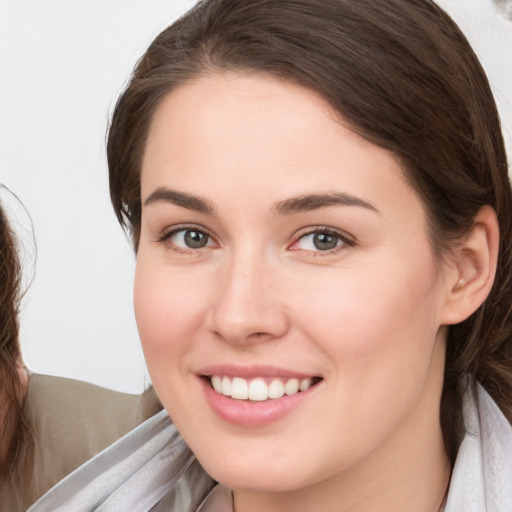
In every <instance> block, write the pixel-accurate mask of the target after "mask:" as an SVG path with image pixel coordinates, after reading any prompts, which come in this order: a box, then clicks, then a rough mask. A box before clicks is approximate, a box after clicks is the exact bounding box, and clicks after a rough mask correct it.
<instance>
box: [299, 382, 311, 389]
mask: <svg viewBox="0 0 512 512" xmlns="http://www.w3.org/2000/svg"><path fill="white" fill-rule="evenodd" d="M311 384H312V380H311V379H302V380H301V381H300V387H299V389H300V390H301V391H306V389H309V388H310V387H311Z"/></svg>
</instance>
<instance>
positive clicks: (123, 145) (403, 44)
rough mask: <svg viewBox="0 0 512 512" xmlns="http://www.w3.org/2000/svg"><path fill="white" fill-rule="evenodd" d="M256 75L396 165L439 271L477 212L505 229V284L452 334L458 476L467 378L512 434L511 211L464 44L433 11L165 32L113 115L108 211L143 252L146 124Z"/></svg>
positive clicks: (383, 11) (479, 81)
mask: <svg viewBox="0 0 512 512" xmlns="http://www.w3.org/2000/svg"><path fill="white" fill-rule="evenodd" d="M225 70H240V71H242V72H243V71H250V72H259V73H264V74H268V75H271V76H275V77H278V78H281V79H284V80H288V81H292V82H294V83H296V84H299V85H302V86H304V87H306V88H309V89H311V90H314V91H316V92H317V93H319V94H320V95H321V96H322V97H324V98H325V99H326V100H327V101H329V102H330V104H331V105H332V106H333V107H334V108H335V109H336V110H337V111H338V112H339V113H340V114H341V115H342V116H343V117H344V118H345V119H346V120H348V121H349V122H350V124H351V126H352V128H353V129H354V130H355V131H357V132H358V133H359V134H361V135H362V136H363V137H365V138H366V139H368V140H370V141H372V142H374V143H376V144H378V145H380V146H382V147H385V148H388V149H390V150H392V151H394V152H395V154H397V155H398V156H399V157H400V158H401V160H402V162H403V164H404V165H403V166H404V169H405V174H406V177H407V179H408V180H409V182H410V183H411V185H412V186H413V187H414V189H415V190H416V191H417V193H418V194H419V195H420V197H421V198H422V200H423V202H424V204H425V207H426V210H427V214H428V217H429V226H430V229H429V232H430V236H431V239H432V244H433V247H434V249H435V251H436V253H437V254H438V255H439V256H440V257H442V256H443V255H444V254H445V253H446V252H447V251H448V250H449V249H450V248H452V247H453V244H454V242H456V241H457V240H460V239H461V238H462V237H464V235H466V234H467V233H468V232H469V230H470V229H471V227H472V225H473V219H474V217H475V215H476V213H477V211H478V210H479V208H480V207H481V206H483V205H491V206H492V207H493V208H494V209H495V211H496V213H497V216H498V221H499V225H500V235H501V247H500V256H499V262H498V274H497V276H496V280H495V284H494V287H493V289H492V291H491V293H490V296H489V297H488V299H487V301H486V302H485V303H484V305H483V306H482V307H480V308H479V310H478V311H477V312H476V313H475V314H474V315H472V316H471V317H470V318H469V319H467V320H466V321H465V322H463V323H461V324H459V325H457V326H454V327H452V328H451V329H450V331H449V336H448V348H447V359H446V370H445V385H444V389H443V396H442V400H441V425H442V429H443V435H444V439H445V446H446V449H447V452H448V455H449V457H450V459H451V460H452V462H453V461H454V458H455V455H456V452H457V449H458V445H459V441H460V438H461V435H462V433H463V425H462V405H461V404H462V393H463V392H464V389H463V382H465V381H466V379H465V378H464V375H467V374H469V375H471V376H472V377H473V379H472V382H473V383H474V382H476V381H477V380H478V381H479V382H481V383H482V384H483V385H484V387H485V388H486V389H487V390H488V391H489V393H490V394H491V395H492V396H493V398H494V399H495V400H496V402H497V403H498V405H499V406H500V407H501V409H502V410H503V412H504V413H505V414H506V416H507V417H508V418H509V420H511V421H512V311H511V303H512V293H511V292H512V282H511V280H512V252H511V251H512V249H511V248H512V228H511V221H512V198H511V189H510V183H509V181H508V175H507V162H506V155H505V149H504V144H503V139H502V134H501V130H500V123H499V118H498V113H497V110H496V106H495V103H494V100H493V96H492V93H491V91H490V88H489V84H488V81H487V78H486V76H485V73H484V71H483V70H482V68H481V66H480V63H479V62H478V59H477V58H476V56H475V54H474V52H473V51H472V49H471V47H470V45H469V44H468V42H467V40H466V39H465V37H464V36H463V34H462V33H461V31H460V30H459V29H458V27H457V26H456V24H455V23H454V22H453V21H452V20H451V19H450V17H449V16H448V15H447V14H446V13H445V12H444V11H443V10H441V9H440V8H439V7H437V6H436V5H435V4H434V3H433V2H432V1H430V0H358V1H354V0H322V1H314V0H206V1H203V2H199V3H198V4H197V5H196V7H194V8H193V9H192V10H190V11H189V12H188V13H187V14H186V15H185V16H183V17H182V18H181V19H179V20H178V21H176V22H175V23H174V24H173V25H172V26H170V27H169V28H167V29H166V30H164V31H163V32H162V33H161V34H160V35H159V36H158V37H157V38H156V39H155V40H154V41H153V43H152V44H151V45H150V47H149V48H148V50H147V51H146V53H145V54H144V56H143V57H142V58H141V60H140V61H139V63H138V64H137V66H136V68H135V71H134V73H133V76H132V77H131V80H130V82H129V83H128V85H127V87H126V89H125V91H124V92H123V94H122V95H121V97H120V98H119V100H118V103H117V105H116V108H115V111H114V113H113V117H112V122H111V125H110V129H109V134H108V143H107V156H108V164H109V171H110V192H111V198H112V203H113V206H114V210H115V212H116V215H117V217H118V219H119V221H120V223H121V224H122V225H123V226H124V227H125V228H128V230H129V232H130V233H131V235H132V237H133V242H134V245H135V248H137V244H138V240H139V233H140V222H141V198H140V169H141V159H142V156H143V153H144V148H145V142H146V137H147V134H148V129H149V124H150V122H151V119H152V116H153V114H154V112H155V110H156V108H157V107H158V105H159V104H160V102H161V101H162V99H163V98H164V97H165V95H166V94H167V93H168V92H169V91H170V90H171V89H172V88H173V87H176V86H177V85H179V84H182V83H183V82H185V81H187V80H188V79H191V78H192V77H194V76H196V75H198V74H201V73H212V72H213V73H215V72H222V71H225Z"/></svg>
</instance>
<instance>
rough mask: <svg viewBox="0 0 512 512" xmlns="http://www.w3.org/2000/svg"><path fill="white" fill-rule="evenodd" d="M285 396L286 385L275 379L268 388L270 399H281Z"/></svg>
mask: <svg viewBox="0 0 512 512" xmlns="http://www.w3.org/2000/svg"><path fill="white" fill-rule="evenodd" d="M282 396H284V384H283V383H282V382H281V381H280V380H279V379H274V380H273V381H272V382H271V383H270V386H269V387H268V397H269V398H281V397H282Z"/></svg>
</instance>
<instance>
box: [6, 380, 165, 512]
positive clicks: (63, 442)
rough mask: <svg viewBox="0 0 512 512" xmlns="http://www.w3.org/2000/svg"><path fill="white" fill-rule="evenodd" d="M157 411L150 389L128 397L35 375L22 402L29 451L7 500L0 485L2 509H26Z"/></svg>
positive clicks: (68, 381)
mask: <svg viewBox="0 0 512 512" xmlns="http://www.w3.org/2000/svg"><path fill="white" fill-rule="evenodd" d="M161 408H162V406H161V405H160V402H159V401H158V398H157V397H156V395H155V393H154V390H153V388H150V389H148V390H146V391H145V392H144V393H142V394H141V395H130V394H127V393H119V392H117V391H112V390H110V389H106V388H102V387H100V386H96V385H94V384H89V383H86V382H81V381H77V380H73V379H65V378H60V377H50V376H45V375H33V376H32V377H31V378H30V382H29V389H28V395H27V399H26V402H25V412H26V414H27V417H28V420H29V423H30V426H31V428H32V430H33V436H32V439H30V437H29V436H27V444H30V447H29V448H28V449H27V451H26V457H25V460H24V461H22V463H23V465H24V467H22V468H21V471H20V475H22V477H21V479H20V481H19V482H17V484H16V485H15V486H12V485H11V486H9V487H10V492H9V495H10V496H9V497H6V496H5V493H4V492H3V491H2V485H1V483H0V497H1V498H2V500H1V501H0V503H2V508H0V510H2V511H3V510H4V508H3V507H4V503H11V504H10V505H8V506H9V507H10V508H6V509H5V510H11V509H12V511H13V512H14V511H15V510H24V509H25V508H27V507H28V506H29V505H30V504H31V503H33V502H34V501H35V500H36V499H37V498H38V497H39V496H41V495H42V494H44V493H45V492H46V491H47V490H48V489H50V487H52V486H53V485H54V484H55V483H57V482H58V481H59V480H61V479H62V478H64V477H65V476H66V475H68V474H69V473H71V472H72V471H73V470H74V469H76V468H77V467H78V466H80V465H81V464H83V463H84V462H85V461H87V460H89V459H90V458H91V457H93V456H94V455H96V454H97V453H98V452H100V451H101V450H103V449H104V448H106V447H107V446H109V445H110V444H112V443H113V442H114V441H116V440H117V439H119V438H120V437H122V436H123V435H124V434H126V433H127V432H129V431H130V430H132V429H133V428H134V427H136V426H137V425H139V424H140V423H142V422H143V421H144V420H146V419H147V418H149V417H151V416H152V415H153V414H155V413H156V412H158V411H159V410H160V409H161ZM7 499H9V501H7ZM15 504H17V506H16V508H15V507H14V505H15Z"/></svg>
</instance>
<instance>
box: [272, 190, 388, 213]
mask: <svg viewBox="0 0 512 512" xmlns="http://www.w3.org/2000/svg"><path fill="white" fill-rule="evenodd" d="M329 206H358V207H361V208H365V209H367V210H371V211H373V212H375V213H380V212H379V210H378V209H377V208H376V207H375V206H374V205H373V204H372V203H370V202H369V201H366V200H364V199H362V198H360V197H356V196H353V195H351V194H346V193H342V192H334V193H326V194H308V195H300V196H296V197H291V198H290V199H285V200H284V201H280V202H279V203H277V205H276V206H275V207H274V212H275V213H276V214H277V215H291V214H294V213H302V212H309V211H311V210H318V209H320V208H327V207H329Z"/></svg>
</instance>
